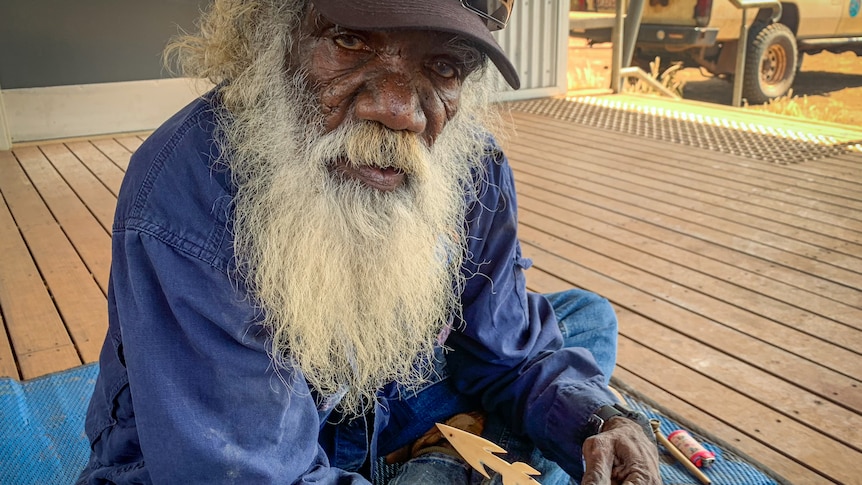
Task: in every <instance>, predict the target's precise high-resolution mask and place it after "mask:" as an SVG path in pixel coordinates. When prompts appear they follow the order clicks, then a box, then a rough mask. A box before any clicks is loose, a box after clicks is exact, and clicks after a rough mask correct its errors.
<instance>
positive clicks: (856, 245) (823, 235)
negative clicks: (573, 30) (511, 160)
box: [513, 135, 862, 271]
mask: <svg viewBox="0 0 862 485" xmlns="http://www.w3.org/2000/svg"><path fill="white" fill-rule="evenodd" d="M522 138H523V139H522V140H520V141H519V144H518V145H514V146H513V154H514V153H517V154H519V155H526V154H527V153H530V154H531V155H532V156H530V157H524V158H525V160H528V163H530V164H535V165H536V166H539V167H544V168H547V169H550V170H557V171H560V172H562V173H567V174H571V175H575V174H580V175H581V176H593V177H596V176H603V177H604V178H605V179H606V180H608V181H613V182H614V183H616V184H618V185H619V186H620V187H627V190H631V191H632V192H634V193H643V194H646V195H649V196H651V197H654V198H657V197H659V196H660V197H661V199H662V200H664V201H666V202H669V203H672V204H676V205H679V206H682V207H688V210H690V211H697V212H703V213H711V214H714V215H718V216H722V217H724V218H727V219H731V217H733V218H732V219H731V220H734V221H736V222H740V223H744V224H747V225H749V226H750V227H752V228H756V229H759V230H760V232H766V231H769V233H772V234H776V235H780V236H782V237H783V238H792V239H795V240H797V241H800V243H801V242H807V241H810V244H809V246H812V247H815V248H816V247H817V246H813V245H818V246H820V247H821V248H825V249H829V250H832V251H841V252H842V253H845V254H862V221H853V220H852V219H848V218H847V216H846V215H845V216H844V217H843V218H841V219H840V220H841V221H843V222H842V223H841V225H836V224H827V223H821V222H820V221H818V220H816V219H815V218H813V217H815V216H817V214H814V215H813V216H812V217H805V216H804V215H799V214H795V213H789V212H781V211H776V210H772V209H770V208H767V207H763V206H753V205H751V204H750V203H749V201H748V200H747V198H745V199H744V200H737V199H738V198H739V197H740V196H738V195H737V196H736V197H735V198H728V197H723V196H721V195H715V194H713V193H710V191H711V190H712V189H710V188H709V184H701V185H694V186H692V185H691V184H684V183H680V184H673V183H669V182H665V181H664V180H662V179H657V178H652V177H651V176H650V173H651V171H649V170H647V171H642V170H639V169H638V168H637V167H636V165H637V162H636V160H626V159H624V158H623V157H622V156H618V157H613V158H611V157H607V156H605V157H603V158H598V157H597V156H595V155H593V156H590V155H589V154H587V153H585V152H582V151H580V150H579V151H578V152H577V153H573V150H572V147H571V145H566V144H565V143H564V142H560V144H558V145H555V143H554V142H553V141H549V140H546V139H545V137H541V136H539V135H532V136H529V135H522ZM540 140H541V142H542V151H541V153H542V158H541V159H539V158H538V157H536V156H535V155H536V150H535V148H534V147H535V146H536V143H538V142H539V141H540ZM597 160H598V161H597ZM665 178H670V176H666V177H665ZM800 212H802V213H804V212H803V211H800ZM808 212H810V211H808ZM820 215H821V216H822V215H823V214H822V213H821V214H820ZM836 220H838V219H834V218H833V222H834V221H836ZM820 251H821V252H822V253H825V252H826V251H823V250H822V249H821V250H820ZM839 256H840V255H839ZM851 269H853V270H856V271H862V261H858V260H857V263H856V264H854V265H853V267H852V268H851Z"/></svg>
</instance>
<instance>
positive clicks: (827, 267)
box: [509, 148, 859, 288]
mask: <svg viewBox="0 0 862 485" xmlns="http://www.w3.org/2000/svg"><path fill="white" fill-rule="evenodd" d="M509 156H510V161H511V162H512V166H513V168H514V167H517V168H516V170H518V169H521V170H523V171H528V172H531V173H536V174H541V175H542V177H543V178H547V179H551V180H565V181H566V184H567V185H569V186H570V187H571V189H570V190H574V191H581V190H589V191H590V192H592V193H594V194H599V195H603V196H607V197H612V198H613V199H615V200H617V201H619V202H622V203H625V204H631V205H635V206H639V207H649V208H650V209H651V211H652V212H653V213H655V214H656V216H655V217H658V218H663V217H665V216H670V217H673V218H677V219H681V220H684V221H686V222H687V223H691V224H695V225H699V226H701V227H699V228H697V229H696V230H697V231H698V233H699V235H700V234H705V233H710V235H714V234H715V231H720V232H722V233H724V234H725V235H729V236H732V237H731V238H730V239H727V238H725V240H727V241H730V242H732V247H734V248H735V249H738V250H740V251H742V252H745V253H748V254H752V255H753V256H756V257H763V258H764V259H768V260H772V261H775V262H779V263H781V264H786V265H789V266H792V267H795V268H798V269H800V270H804V271H806V272H810V273H813V274H818V275H821V276H822V277H823V278H826V279H829V280H831V281H834V282H836V283H839V284H842V285H845V286H847V287H850V288H856V287H858V279H859V273H858V272H856V271H853V270H851V269H848V268H845V267H843V266H841V265H835V264H832V263H833V262H834V261H839V262H840V261H843V260H847V259H848V256H847V255H842V254H834V253H832V252H830V251H828V250H826V249H824V248H822V247H817V246H813V245H811V244H808V243H806V242H802V241H798V240H792V239H790V238H787V237H784V236H781V235H778V234H773V233H768V232H765V231H762V230H760V229H758V224H757V223H758V222H761V221H762V220H754V219H752V221H751V224H750V225H743V224H739V223H738V222H737V221H736V220H735V219H736V217H735V213H733V212H732V211H728V210H725V209H723V208H721V207H720V206H713V207H711V208H708V210H705V211H701V212H697V211H693V210H690V208H689V207H688V206H687V205H686V203H685V200H684V199H682V198H678V199H677V200H674V201H673V203H669V202H668V201H667V200H666V199H667V198H669V194H662V195H661V197H658V196H656V194H655V193H654V192H653V191H651V190H649V189H647V188H643V187H637V186H634V185H632V184H628V183H620V182H617V183H614V184H609V183H608V180H607V177H605V176H603V175H601V174H590V173H575V174H567V173H561V172H560V169H559V167H554V169H553V170H552V169H547V168H544V167H542V166H540V165H538V164H533V163H529V162H527V161H526V160H530V159H531V158H532V157H536V156H537V153H536V152H535V150H534V151H532V152H527V151H524V152H521V151H520V150H519V149H518V148H514V149H512V150H510V151H509ZM575 172H576V171H575ZM705 209H706V208H705ZM716 212H721V213H722V216H723V217H716V215H715V213H716ZM739 235H745V237H744V238H743V237H739ZM830 241H832V240H831V239H830ZM850 259H853V258H850ZM856 261H858V259H857V260H856ZM850 266H853V265H852V264H851V265H850Z"/></svg>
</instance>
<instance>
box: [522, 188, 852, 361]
mask: <svg viewBox="0 0 862 485" xmlns="http://www.w3.org/2000/svg"><path fill="white" fill-rule="evenodd" d="M519 190H520V191H521V197H519V199H518V203H519V207H520V208H521V209H522V222H524V223H525V224H527V225H531V226H533V227H536V228H539V229H544V230H546V231H547V230H553V228H554V226H555V225H559V226H560V228H561V230H560V231H559V232H556V234H557V235H559V236H560V237H563V238H564V239H570V240H572V241H578V243H579V244H581V245H585V246H592V247H603V250H604V251H605V254H607V255H608V256H610V257H612V258H615V259H619V260H623V261H631V262H633V263H637V264H638V267H639V268H641V269H643V270H646V271H650V272H652V273H653V274H658V275H664V274H669V275H670V274H672V275H674V281H675V282H677V283H678V284H680V285H684V286H686V287H689V288H692V289H694V290H695V291H698V290H699V291H708V293H709V295H710V296H711V297H714V298H717V299H721V300H723V301H725V302H729V303H732V304H734V305H736V306H738V307H740V308H742V309H745V310H747V311H749V312H751V313H754V314H758V315H761V316H763V317H765V318H768V319H771V320H773V321H775V322H779V323H782V324H784V325H789V326H791V327H792V328H794V329H796V330H799V331H803V332H805V333H807V334H809V335H812V336H815V337H817V338H820V339H822V340H824V341H827V342H836V344H837V345H840V346H842V347H844V348H847V349H851V350H852V351H853V352H854V353H859V352H862V309H859V308H855V307H852V306H848V305H844V304H843V303H841V302H837V301H834V300H830V299H827V298H821V297H818V296H817V295H815V294H811V293H809V292H806V291H803V290H800V289H799V288H796V287H793V286H790V285H787V284H785V283H783V282H781V281H776V280H771V279H768V278H764V277H762V276H760V275H758V274H755V273H748V272H744V271H740V268H738V267H734V266H731V265H729V264H726V263H724V262H723V261H721V260H715V259H710V258H706V257H704V256H702V255H701V254H698V253H696V252H690V251H686V250H682V249H680V248H678V247H674V246H671V245H669V244H666V243H665V242H664V241H663V240H661V239H653V238H647V237H643V236H641V235H639V234H636V233H634V232H631V231H628V230H627V229H626V228H623V227H619V226H615V225H612V224H608V223H606V222H605V220H604V219H602V218H599V217H601V215H602V214H596V218H593V219H591V218H587V217H584V216H582V215H581V214H578V213H575V212H573V211H572V209H573V206H575V207H578V208H579V207H580V206H579V205H578V202H577V201H572V200H571V199H566V198H564V197H559V198H558V199H556V200H554V199H553V198H551V195H552V194H550V193H549V192H545V191H542V190H540V189H536V188H535V187H531V186H528V185H526V184H524V185H521V187H520V189H519ZM533 196H535V197H536V198H534V197H533ZM539 198H543V199H551V200H554V201H555V202H556V203H557V204H558V205H554V204H550V203H546V202H544V201H542V200H540V199H539ZM563 207H566V208H565V209H564V208H563ZM532 214H542V215H544V216H546V217H547V218H549V219H548V220H544V219H542V220H540V221H539V223H538V224H531V223H530V221H531V220H533V219H534V217H532ZM608 217H609V218H612V217H613V216H612V215H610V216H608ZM568 221H577V223H573V224H572V225H569V223H568ZM579 227H580V228H583V231H581V230H580V229H577V228H579ZM569 228H571V230H572V231H574V232H573V233H569V232H567V231H568V230H569ZM584 234H589V235H587V236H585V235H584ZM591 241H592V243H591ZM616 241H624V242H625V245H622V244H618V243H616ZM647 255H649V256H647ZM734 257H736V256H735V255H733V254H728V258H734ZM682 267H684V268H687V269H689V270H690V271H688V272H686V271H683V270H681V268H682ZM812 278H813V276H812ZM836 357H837V356H836Z"/></svg>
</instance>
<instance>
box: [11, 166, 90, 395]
mask: <svg viewBox="0 0 862 485" xmlns="http://www.w3.org/2000/svg"><path fill="white" fill-rule="evenodd" d="M16 168H18V170H16ZM21 175H22V174H21V173H20V168H19V167H18V165H17V162H16V160H15V159H14V157H13V156H12V153H11V152H0V196H2V204H0V306H2V308H3V317H4V319H5V321H6V328H7V331H8V333H9V339H10V341H11V342H12V347H13V349H14V351H15V355H16V356H17V359H18V366H19V368H20V376H21V378H22V379H29V378H32V377H37V376H40V375H44V374H47V373H51V372H57V371H61V370H65V369H70V368H72V367H75V366H78V365H80V364H81V360H80V358H79V357H78V354H77V352H76V351H75V347H74V345H73V344H72V341H71V339H70V337H69V335H68V333H67V332H66V329H65V327H64V326H63V322H62V320H61V319H60V315H59V313H58V310H57V308H56V307H55V306H54V303H53V301H52V300H51V296H50V295H49V294H48V291H47V289H46V288H45V285H44V283H43V281H42V276H41V275H40V274H39V271H38V269H37V268H36V264H35V263H34V261H33V259H32V258H31V257H30V253H29V251H28V249H27V246H26V245H25V243H24V240H23V239H22V235H21V233H20V232H19V231H18V227H17V226H16V223H15V220H14V219H13V218H12V214H11V213H10V208H11V207H7V204H8V203H9V201H10V199H18V198H19V196H20V194H21V192H22V191H27V190H30V191H32V187H30V184H29V182H28V181H27V180H22V179H21ZM17 186H20V187H17ZM10 205H11V204H10ZM42 210H44V208H42V209H40V208H39V207H38V206H37V207H28V204H27V201H20V204H19V206H18V209H17V212H19V213H21V215H20V218H26V217H29V216H30V215H31V214H32V213H33V212H35V213H37V214H38V212H40V211H42Z"/></svg>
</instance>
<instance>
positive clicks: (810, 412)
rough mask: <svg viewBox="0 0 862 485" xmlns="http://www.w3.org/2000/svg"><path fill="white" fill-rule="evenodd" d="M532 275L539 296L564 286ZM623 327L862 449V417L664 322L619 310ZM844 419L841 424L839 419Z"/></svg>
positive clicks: (655, 347)
mask: <svg viewBox="0 0 862 485" xmlns="http://www.w3.org/2000/svg"><path fill="white" fill-rule="evenodd" d="M532 272H533V271H531V272H528V275H529V278H530V284H531V286H532V288H533V289H534V290H535V291H539V292H543V293H547V292H552V291H559V289H560V286H561V284H563V283H564V282H563V280H559V279H557V278H555V277H554V276H553V275H550V278H554V279H556V281H553V282H551V281H549V276H548V273H546V272H544V271H541V270H539V271H538V272H542V273H545V275H540V276H539V279H537V280H534V279H533V278H532V276H533V275H532V274H530V273H532ZM616 312H617V316H618V317H619V321H620V327H619V328H620V330H619V333H620V334H621V335H624V336H626V337H628V338H630V339H631V340H633V341H636V342H641V343H642V344H644V345H646V346H648V347H649V348H650V349H652V350H654V351H656V352H658V353H660V354H662V355H665V356H667V357H669V358H671V359H672V360H673V361H675V365H680V366H684V367H686V368H687V369H691V370H693V371H695V372H698V373H700V374H702V375H705V376H707V377H710V378H712V379H714V380H717V381H719V382H721V383H722V384H724V385H727V386H728V387H731V388H733V389H734V390H735V392H737V393H740V394H743V395H745V396H748V397H749V398H751V399H754V400H757V401H758V402H760V403H763V404H764V405H766V406H769V407H770V408H772V409H775V410H777V411H779V412H781V413H782V414H784V415H785V416H786V418H787V419H795V420H797V421H802V422H806V423H810V424H812V425H813V426H814V427H815V428H817V429H819V430H821V432H822V433H823V434H825V435H827V436H829V437H830V438H832V439H834V440H836V441H839V442H842V443H844V444H845V445H847V446H850V447H854V448H856V449H860V448H862V416H860V415H859V414H858V413H853V412H851V411H849V410H847V409H844V408H842V407H840V406H837V405H835V404H832V403H824V402H823V401H822V399H820V398H819V396H816V395H814V394H811V393H810V392H808V391H807V390H806V389H804V388H800V387H799V386H797V385H796V384H794V383H792V382H788V381H787V380H782V379H780V378H779V377H777V376H774V375H771V374H768V373H766V372H763V371H762V370H760V369H757V368H754V367H752V366H750V365H749V364H746V363H744V362H742V361H740V360H738V359H737V358H736V357H735V356H734V355H732V354H727V353H725V352H723V351H718V350H716V349H714V348H711V347H709V346H706V345H703V344H701V343H700V342H698V341H696V340H694V339H691V338H688V337H686V336H684V335H680V334H679V333H677V332H674V331H673V330H671V329H668V328H667V327H665V326H663V325H661V324H660V323H659V322H655V321H653V320H650V319H647V318H644V317H643V316H641V315H639V314H636V313H633V312H631V311H630V310H627V309H625V308H623V307H621V306H619V305H618V306H617V307H616ZM837 416H840V418H837V419H836V417H837Z"/></svg>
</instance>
